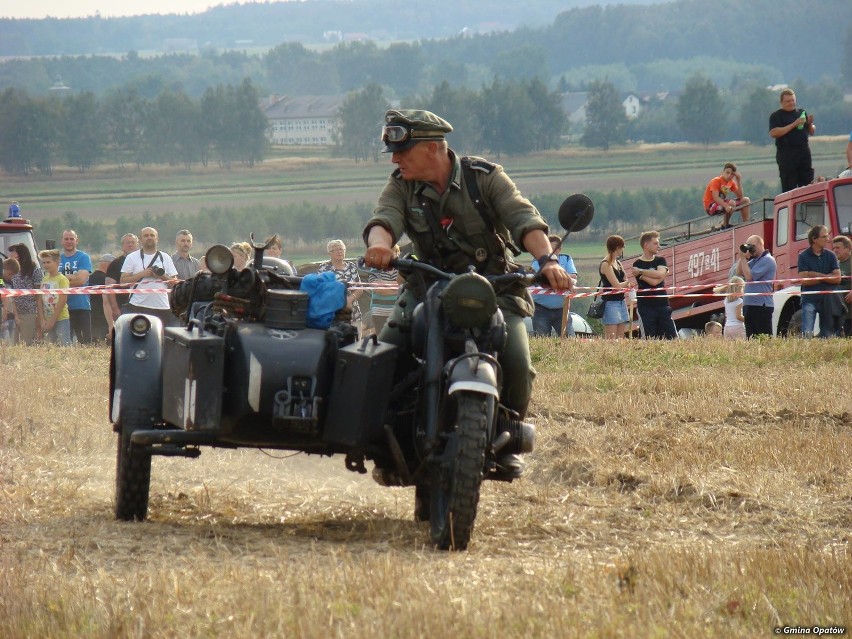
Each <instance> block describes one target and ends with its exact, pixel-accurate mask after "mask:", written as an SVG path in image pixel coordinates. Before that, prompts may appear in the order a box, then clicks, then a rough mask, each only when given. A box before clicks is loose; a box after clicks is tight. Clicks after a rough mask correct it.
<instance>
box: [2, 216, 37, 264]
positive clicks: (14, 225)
mask: <svg viewBox="0 0 852 639" xmlns="http://www.w3.org/2000/svg"><path fill="white" fill-rule="evenodd" d="M15 244H24V245H25V246H26V247H27V248H29V249H30V254H31V255H32V258H33V261H34V262H36V263H38V251H37V250H36V243H35V238H34V236H33V226H32V224H31V223H30V221H29V220H26V219H24V218H22V217H10V218H6V219H4V220H0V258H2V259H6V258H7V257H8V256H9V247H10V246H14V245H15Z"/></svg>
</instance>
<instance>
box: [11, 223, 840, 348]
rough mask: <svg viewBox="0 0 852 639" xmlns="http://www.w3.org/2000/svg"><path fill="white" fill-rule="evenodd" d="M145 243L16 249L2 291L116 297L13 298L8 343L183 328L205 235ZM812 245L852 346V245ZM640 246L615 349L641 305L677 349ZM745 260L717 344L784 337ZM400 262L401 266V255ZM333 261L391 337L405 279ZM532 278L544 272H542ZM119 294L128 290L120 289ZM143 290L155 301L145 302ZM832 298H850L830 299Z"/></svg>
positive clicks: (549, 301) (353, 300)
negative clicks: (99, 250) (120, 324)
mask: <svg viewBox="0 0 852 639" xmlns="http://www.w3.org/2000/svg"><path fill="white" fill-rule="evenodd" d="M140 236H141V238H142V241H141V243H140V238H139V237H138V236H137V235H135V234H134V233H126V234H124V235H123V236H122V237H121V251H120V252H118V251H117V252H116V254H113V253H105V254H103V255H101V256H100V257H99V258H98V259H97V260H96V261H94V260H92V258H91V257H90V256H89V254H88V253H86V252H85V251H83V250H82V249H80V248H79V247H78V243H79V241H80V238H79V237H78V235H77V233H76V232H75V231H74V230H72V229H69V230H66V231H65V232H63V234H62V249H61V250H59V249H52V250H45V251H41V252H39V253H38V255H37V256H33V255H31V253H30V250H29V249H28V248H27V246H26V245H25V244H16V245H13V246H11V247H9V249H8V257H7V258H5V259H4V260H3V261H2V267H3V273H2V275H3V277H2V280H0V286H4V285H5V286H6V287H7V288H17V289H39V288H41V289H67V288H74V287H82V286H87V287H90V286H102V285H108V286H109V285H112V286H111V288H110V290H109V292H108V293H107V294H98V293H95V294H71V295H65V294H56V293H44V294H42V295H22V296H14V297H4V298H3V300H2V312H1V313H0V341H3V342H6V343H12V342H18V343H24V344H32V343H33V342H36V341H51V342H56V343H59V344H71V343H79V344H88V343H95V344H98V343H101V344H105V343H106V342H107V339H108V337H109V334H110V332H111V330H112V328H113V324H114V322H115V320H116V319H117V318H118V317H119V316H120V315H121V314H122V313H129V312H144V313H148V314H152V315H156V316H159V317H161V319H162V320H163V322H164V324H165V325H174V324H175V322H176V318H175V317H174V316H172V314H171V312H170V310H169V302H168V296H167V295H164V294H162V293H159V292H151V291H152V289H163V290H168V289H169V288H171V287H172V286H174V285H175V284H176V283H177V282H179V281H181V280H185V279H190V278H192V277H193V276H194V275H195V273H197V272H198V271H199V270H202V271H203V270H205V265H204V258H200V259H199V258H197V257H195V256H193V255H192V254H191V251H192V248H193V235H192V233H191V232H190V231H188V230H185V229H184V230H181V231H179V232H178V233H177V235H176V237H175V244H174V253H173V254H171V255H170V254H169V253H168V252H163V251H160V250H159V236H158V233H157V231H156V229H153V228H150V227H146V228H144V229H142V230H141V231H140ZM549 239H550V240H551V242H552V244H551V246H552V249H553V251H554V254H557V255H559V259H560V260H564V261H565V262H566V263H567V264H568V266H569V268H568V269H567V270H568V271H569V272H570V273H571V274H572V277H573V278H574V279H575V281H576V278H577V277H578V276H577V269H576V267H575V265H574V261H573V259H572V258H571V256H569V255H568V254H567V253H561V248H562V247H561V242H560V238H559V237H558V236H551V237H550V238H549ZM808 239H809V243H810V247H809V248H808V249H806V250H805V251H802V252H801V253H800V255H799V264H798V267H799V275H800V276H801V277H803V278H806V280H805V281H804V282H803V284H802V293H803V295H802V320H803V322H802V323H803V326H802V330H803V333H804V335H805V336H808V337H810V336H813V334H814V326H815V323H816V320H817V318H818V319H819V325H820V330H819V333H818V336H819V337H833V336H846V337H849V336H850V335H852V328H850V306H852V293H848V292H846V291H848V290H849V289H850V279H849V278H850V264H852V259H850V256H852V240H850V239H849V238H848V237H846V236H844V235H839V236H836V237H834V238H831V237H830V234H829V230H828V229H827V228H826V227H825V226H815V227H813V229H811V232H810V233H809V236H808ZM266 244H267V249H266V251H265V253H264V255H266V256H271V257H274V258H276V259H277V260H281V255H282V242H281V240H280V238H279V237H278V236H276V235H273V236H270V237H268V238H266ZM640 245H641V247H642V251H643V254H642V256H640V257H639V258H638V259H637V260H635V261H634V264H633V266H632V269H631V273H630V274H632V278H630V279H628V273H627V272H626V271H625V269H624V268H623V267H622V266H621V262H620V257H621V254H622V252H623V249H624V240H623V239H622V238H621V237H620V236H617V235H614V236H611V237H609V238H608V239H607V245H606V249H607V251H606V257H605V258H604V259H603V260H601V262H600V264H599V268H598V275H599V286H600V287H601V290H603V291H604V292H605V297H604V299H605V300H606V302H607V303H606V305H605V310H606V312H605V314H604V317H603V318H602V320H601V322H602V324H603V327H604V333H605V337H607V338H609V339H615V338H619V337H623V336H624V335H625V334H628V335H629V334H631V333H632V332H633V322H632V320H631V319H630V318H632V317H633V305H632V302H631V300H632V299H635V300H636V302H637V304H636V310H637V315H638V320H639V324H638V326H639V329H640V334H641V335H642V336H643V337H645V338H665V339H672V338H675V337H677V336H678V333H677V329H676V328H675V325H674V322H673V321H672V319H671V306H670V305H669V302H668V299H667V296H666V295H665V291H664V290H663V287H665V280H666V276H667V275H668V273H669V269H668V266H667V264H666V262H665V259H663V258H662V257H660V256H658V255H657V252H658V251H659V234H658V233H656V232H654V231H650V232H647V233H645V234H643V235H642V237H641V238H640ZM829 247H830V248H829ZM230 248H231V253H232V255H233V257H234V266H235V267H236V268H238V269H241V268H245V267H246V266H247V265H248V264H249V263H250V262H251V261H252V259H253V253H254V251H253V248H252V245H251V244H249V243H248V242H234V243H233V244H232V245H231V247H230ZM743 249H744V250H741V251H740V254H739V259H738V261H737V262H736V264H735V270H734V269H733V268H732V273H731V275H732V277H731V279H730V281H729V282H727V283H725V284H721V285H720V286H718V287H716V291H715V292H716V293H717V294H718V295H720V296H724V308H725V314H724V321H723V323H719V322H715V321H712V322H708V323H707V326H705V333H706V334H707V335H711V336H713V335H718V336H720V337H721V336H723V335H724V337H725V338H729V339H743V338H746V337H748V338H751V337H755V336H758V335H771V334H772V313H773V310H774V309H773V306H772V292H773V290H774V288H773V282H774V280H775V278H776V267H775V260H774V258H773V257H772V255H771V253H770V252H769V251H767V250H766V249H765V247H764V243H763V238H761V237H760V236H757V235H755V236H752V237H749V239H748V241H747V242H746V244H745V245H744V246H743ZM394 250H395V252H396V254H397V255H399V247H398V246H397V247H395V248H394ZM326 251H327V253H328V260H325V261H321V262H319V263H318V266H317V267H316V268H317V271H318V272H331V273H333V274H334V276H335V277H336V278H337V279H338V280H340V281H343V282H345V283H347V285H348V286H349V290H348V297H347V305H348V306H349V308H350V309H351V322H352V324H353V325H355V326H356V327H357V328H358V329H359V330H360V332H361V333H362V334H365V335H367V334H370V333H372V332H375V333H378V332H380V331H381V329H382V327H383V326H384V324H385V322H386V320H387V317H388V315H389V311H390V309H392V308H393V305H394V302H395V300H396V297H397V294H398V286H399V285H400V284H401V282H402V281H401V280H400V278H399V276H398V273H397V272H396V271H378V270H376V269H368V268H365V267H363V266H360V267H359V266H358V265H357V264H356V262H355V261H354V260H347V259H346V245H345V244H344V242H343V241H342V240H340V239H334V240H331V241H330V242H328V244H327V246H326ZM93 264H94V265H95V266H94V268H93ZM314 264H317V263H314ZM531 268H532V269H533V270H535V268H536V264H535V263H533V264H532V265H531ZM844 278H845V279H844ZM631 280H632V281H631ZM118 284H121V285H123V286H120V287H116V286H115V285H118ZM134 289H142V290H143V291H144V292H142V293H134V292H133V290H134ZM831 290H837V291H839V292H838V293H837V294H833V295H827V294H825V293H827V292H828V291H831ZM534 299H535V302H536V303H535V314H534V316H533V318H532V322H531V324H532V332H533V334H535V335H549V334H551V332H554V333H555V334H556V335H558V336H561V337H568V336H572V335H573V330H572V327H571V314H570V313H569V312H568V311H569V308H570V307H569V304H568V303H566V302H564V300H565V299H566V298H563V297H561V296H558V295H540V296H537V297H535V298H534ZM717 325H718V326H717ZM628 326H629V327H630V328H628Z"/></svg>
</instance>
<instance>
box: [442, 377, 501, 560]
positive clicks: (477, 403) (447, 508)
mask: <svg viewBox="0 0 852 639" xmlns="http://www.w3.org/2000/svg"><path fill="white" fill-rule="evenodd" d="M453 398H454V401H455V403H456V414H455V420H454V426H455V428H454V429H453V431H452V432H449V433H448V434H447V439H446V446H445V448H444V452H443V454H442V455H441V459H440V462H438V464H437V469H436V473H435V474H434V475H433V476H432V481H431V490H430V492H429V502H430V503H429V525H430V530H431V536H432V543H434V544H435V546H436V547H437V548H440V549H441V550H465V549H466V548H467V545H468V543H469V542H470V537H471V534H472V533H473V523H474V520H475V519H476V509H477V506H478V505H479V489H480V486H481V485H482V472H483V468H484V466H485V449H486V446H487V444H488V423H487V418H486V415H491V414H493V411H492V410H489V407H488V402H491V401H493V399H492V398H490V397H486V396H483V395H480V394H477V393H472V392H468V391H459V392H458V393H455V394H454V395H453Z"/></svg>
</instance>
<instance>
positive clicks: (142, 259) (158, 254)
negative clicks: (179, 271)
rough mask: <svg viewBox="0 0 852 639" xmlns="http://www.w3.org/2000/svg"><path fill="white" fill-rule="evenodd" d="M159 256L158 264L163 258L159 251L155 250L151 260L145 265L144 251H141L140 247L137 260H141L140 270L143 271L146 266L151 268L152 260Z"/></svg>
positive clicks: (154, 260)
mask: <svg viewBox="0 0 852 639" xmlns="http://www.w3.org/2000/svg"><path fill="white" fill-rule="evenodd" d="M158 257H159V258H160V264H162V263H163V258H162V257H161V256H160V252H159V251H157V252H156V253H154V257H152V258H151V261H150V262H148V266H145V253H143V252H142V249H139V260H140V261H141V262H142V270H143V271H144V270H145V269H146V268H151V266H152V265H153V264H154V262H156V261H157V258H158Z"/></svg>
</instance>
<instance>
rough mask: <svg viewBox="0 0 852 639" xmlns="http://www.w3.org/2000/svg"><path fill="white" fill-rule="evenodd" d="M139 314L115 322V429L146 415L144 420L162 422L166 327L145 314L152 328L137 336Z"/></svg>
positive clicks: (112, 379) (111, 380)
mask: <svg viewBox="0 0 852 639" xmlns="http://www.w3.org/2000/svg"><path fill="white" fill-rule="evenodd" d="M138 315H139V314H138V313H134V314H128V315H122V316H121V317H119V318H118V319H117V320H115V328H114V331H113V337H112V352H111V355H110V371H109V372H110V375H109V386H110V389H109V390H110V393H109V400H110V401H109V418H110V421H111V422H112V423H113V424H115V425H116V426H120V425H121V424H122V423H123V422H124V421H125V419H126V418H127V417H128V416H129V415H134V416H135V417H138V416H140V415H143V416H144V420H145V421H150V422H152V423H153V422H154V421H157V420H159V419H161V416H160V414H161V413H162V402H163V399H162V398H163V383H162V370H161V359H162V352H163V324H162V322H161V321H160V319H159V318H157V317H155V316H153V315H145V317H146V318H147V319H148V321H149V322H150V328H149V329H148V331H147V332H145V334H136V333H134V331H133V330H132V328H131V323H132V321H133V319H134V318H136V317H137V316H138Z"/></svg>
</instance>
